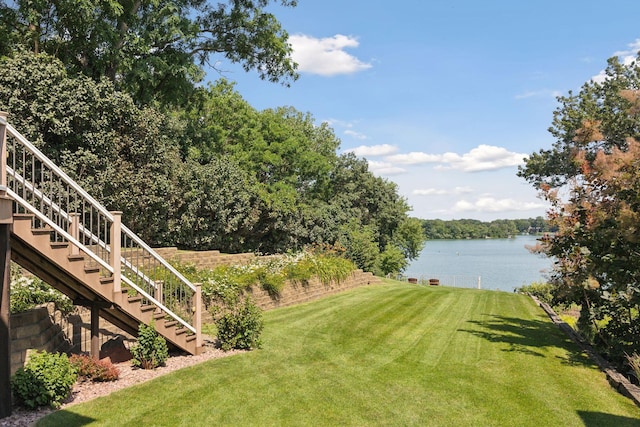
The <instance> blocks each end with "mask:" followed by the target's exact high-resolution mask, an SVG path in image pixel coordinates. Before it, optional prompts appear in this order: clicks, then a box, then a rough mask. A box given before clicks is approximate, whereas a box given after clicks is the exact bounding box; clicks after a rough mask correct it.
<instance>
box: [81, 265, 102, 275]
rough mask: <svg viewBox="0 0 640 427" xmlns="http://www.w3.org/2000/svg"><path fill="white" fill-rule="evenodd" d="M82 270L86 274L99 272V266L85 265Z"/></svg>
mask: <svg viewBox="0 0 640 427" xmlns="http://www.w3.org/2000/svg"><path fill="white" fill-rule="evenodd" d="M84 272H85V273H87V274H91V273H99V272H100V267H93V266H85V267H84Z"/></svg>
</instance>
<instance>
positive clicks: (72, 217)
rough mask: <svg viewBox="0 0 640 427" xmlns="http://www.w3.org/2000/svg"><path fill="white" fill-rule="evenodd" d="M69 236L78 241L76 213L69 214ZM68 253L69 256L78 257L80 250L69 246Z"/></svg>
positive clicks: (78, 227)
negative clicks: (69, 253)
mask: <svg viewBox="0 0 640 427" xmlns="http://www.w3.org/2000/svg"><path fill="white" fill-rule="evenodd" d="M69 234H70V235H71V237H73V238H74V239H76V240H80V214H79V213H77V212H74V213H70V214H69ZM80 243H82V242H80ZM70 252H71V255H79V254H80V248H79V247H77V246H76V245H73V244H72V245H70Z"/></svg>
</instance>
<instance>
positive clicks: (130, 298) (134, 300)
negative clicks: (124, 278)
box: [127, 295, 142, 303]
mask: <svg viewBox="0 0 640 427" xmlns="http://www.w3.org/2000/svg"><path fill="white" fill-rule="evenodd" d="M127 301H129V302H130V303H136V302H140V301H142V297H141V296H140V295H136V296H133V297H128V298H127Z"/></svg>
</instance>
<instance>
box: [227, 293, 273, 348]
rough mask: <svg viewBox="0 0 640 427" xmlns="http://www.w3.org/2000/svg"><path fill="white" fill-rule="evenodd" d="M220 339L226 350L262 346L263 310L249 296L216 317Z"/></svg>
mask: <svg viewBox="0 0 640 427" xmlns="http://www.w3.org/2000/svg"><path fill="white" fill-rule="evenodd" d="M215 323H216V327H217V328H218V340H220V346H221V347H222V349H223V350H224V351H228V350H231V349H240V350H250V349H252V348H260V345H261V342H260V334H261V333H262V329H263V327H264V323H263V321H262V311H261V310H260V308H259V307H258V306H256V305H255V304H254V303H253V301H251V299H249V298H245V299H244V300H243V301H241V302H239V303H238V304H237V305H236V306H235V307H233V308H232V309H230V310H228V311H226V312H225V313H224V314H222V315H221V316H220V317H218V318H217V319H216V322H215Z"/></svg>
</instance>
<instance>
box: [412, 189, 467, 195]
mask: <svg viewBox="0 0 640 427" xmlns="http://www.w3.org/2000/svg"><path fill="white" fill-rule="evenodd" d="M465 193H473V189H472V188H471V187H456V188H454V189H453V190H445V189H438V188H423V189H416V190H413V192H412V193H411V194H413V195H416V196H443V195H448V194H465Z"/></svg>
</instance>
